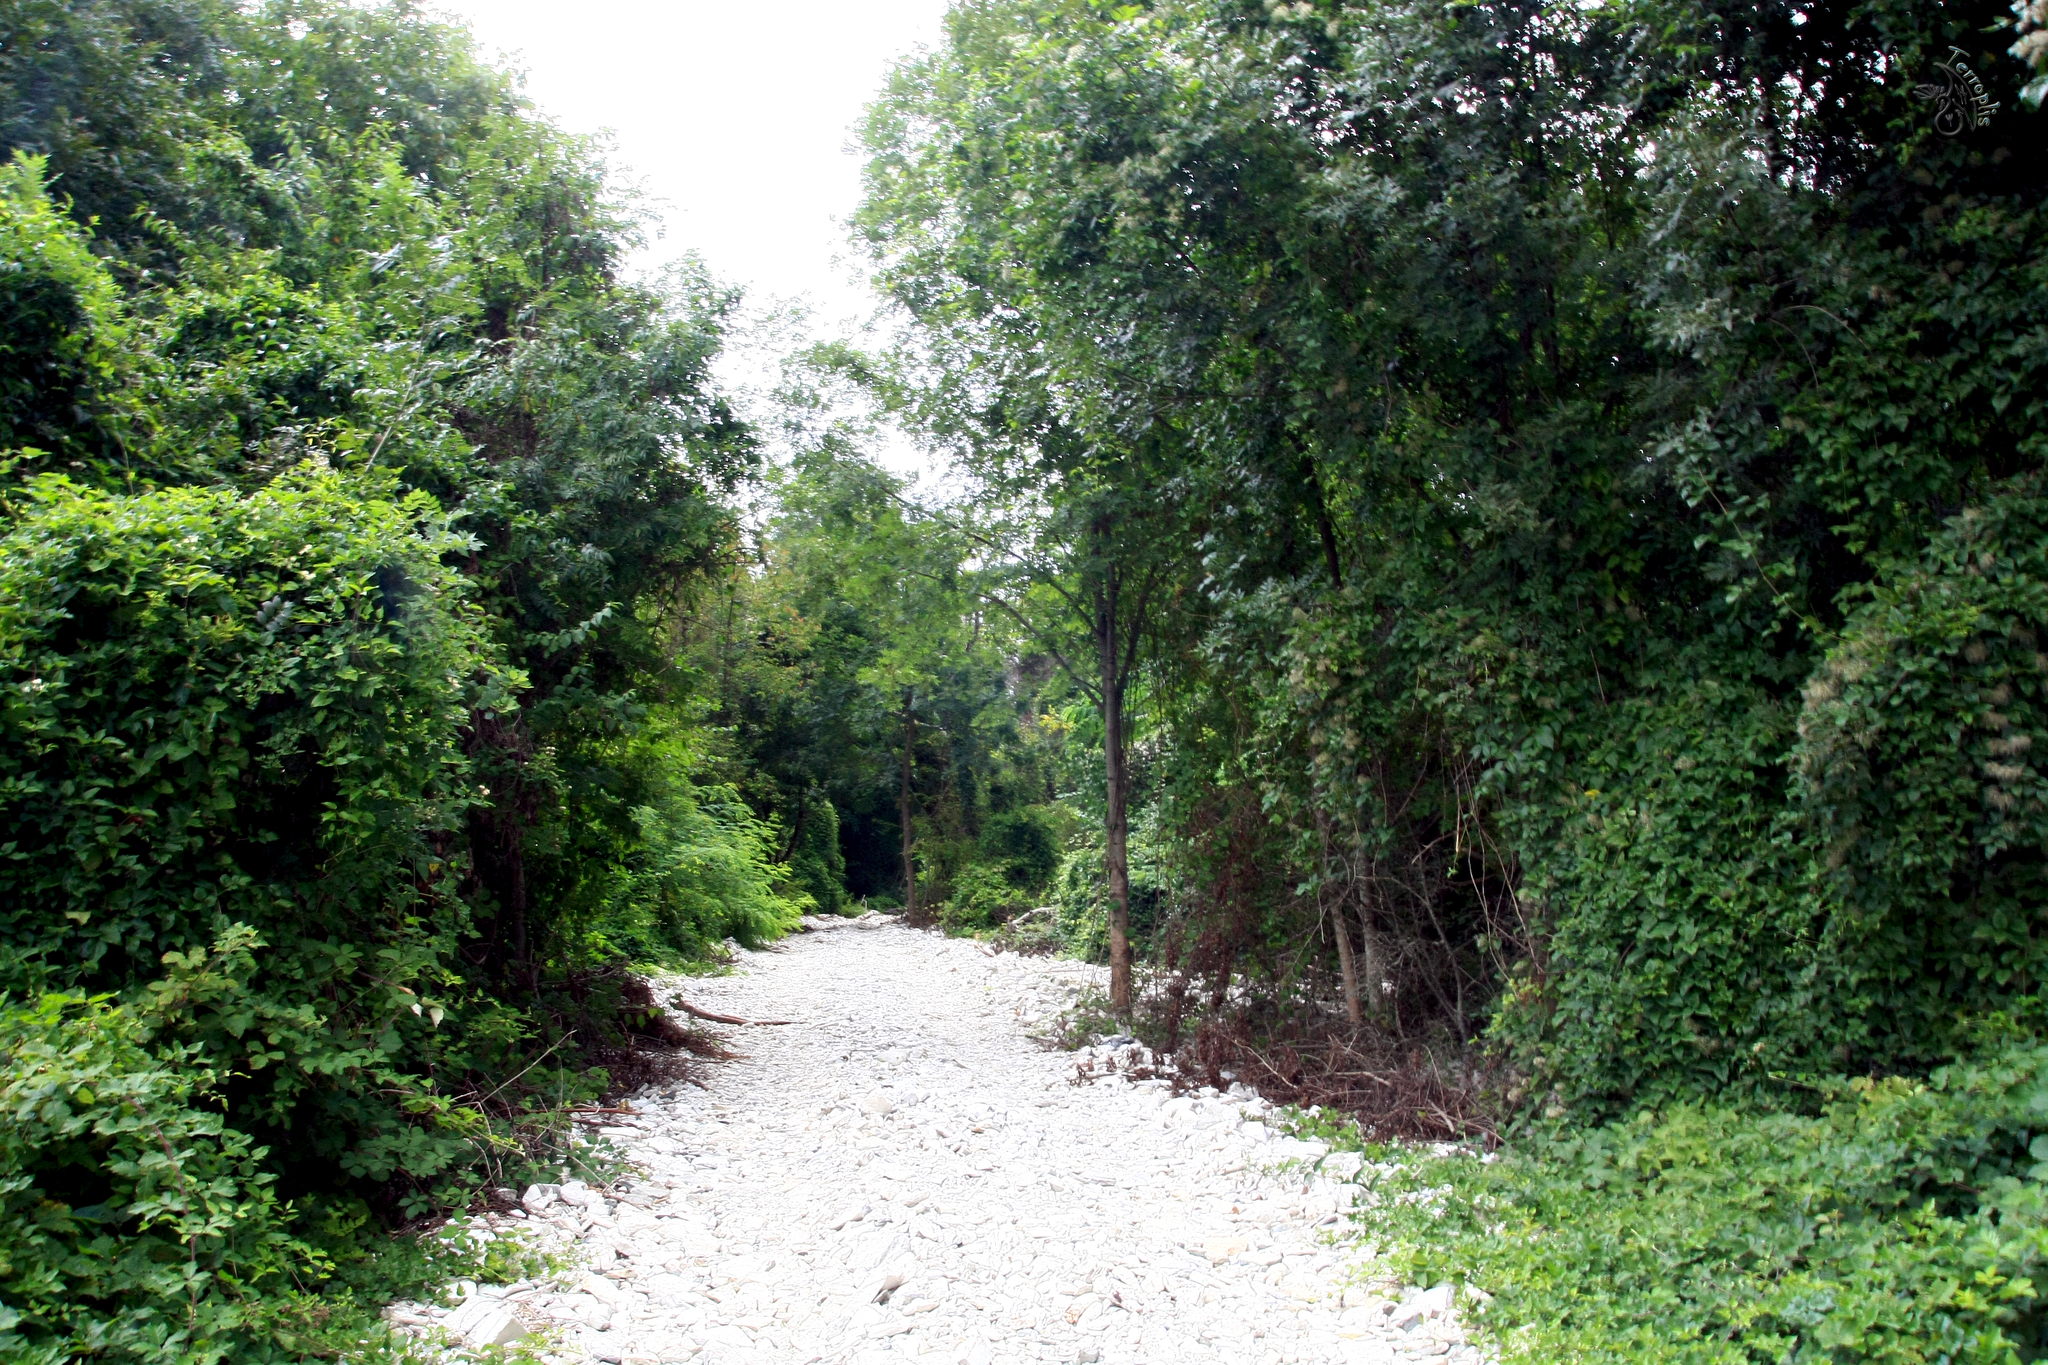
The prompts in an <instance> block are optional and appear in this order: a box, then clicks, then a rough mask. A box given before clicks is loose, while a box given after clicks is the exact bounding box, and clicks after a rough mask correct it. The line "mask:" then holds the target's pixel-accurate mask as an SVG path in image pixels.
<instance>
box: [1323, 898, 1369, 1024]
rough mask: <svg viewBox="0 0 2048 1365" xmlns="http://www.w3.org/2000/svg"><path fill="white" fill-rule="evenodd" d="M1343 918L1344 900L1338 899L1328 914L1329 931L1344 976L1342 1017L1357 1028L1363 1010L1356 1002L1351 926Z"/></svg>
mask: <svg viewBox="0 0 2048 1365" xmlns="http://www.w3.org/2000/svg"><path fill="white" fill-rule="evenodd" d="M1344 920H1345V915H1344V902H1343V901H1341V900H1340V901H1338V902H1337V908H1336V910H1335V911H1334V912H1333V913H1332V914H1331V916H1330V932H1331V933H1333V934H1335V935H1336V936H1337V968H1338V971H1339V972H1341V973H1342V975H1343V978H1344V1018H1345V1019H1346V1020H1347V1021H1349V1022H1350V1024H1351V1027H1353V1028H1357V1027H1358V1026H1359V1025H1361V1024H1363V1023H1364V1022H1365V1010H1364V1008H1363V1007H1362V1006H1361V1005H1360V1004H1359V1002H1358V959H1357V958H1356V957H1355V956H1354V955H1353V953H1352V950H1351V928H1350V926H1349V925H1347V924H1345V923H1344Z"/></svg>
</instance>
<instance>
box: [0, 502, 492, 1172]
mask: <svg viewBox="0 0 2048 1365" xmlns="http://www.w3.org/2000/svg"><path fill="white" fill-rule="evenodd" d="M12 510H13V512H14V521H13V525H12V526H11V528H10V529H9V530H8V532H7V534H6V535H5V536H4V537H0V851H4V856H0V990H5V991H10V992H14V993H16V994H19V995H27V994H32V993H41V992H51V991H56V992H71V993H87V994H99V993H116V994H120V995H123V996H125V997H127V998H130V999H138V998H142V997H144V996H147V995H150V994H151V993H152V992H161V991H162V990H163V989H165V987H164V984H163V980H162V979H161V978H162V972H163V964H164V963H165V962H167V961H173V960H176V957H177V955H183V954H191V953H194V952H204V951H205V950H206V949H207V948H208V947H209V945H211V944H212V943H213V942H214V941H215V940H216V939H217V938H219V937H220V936H221V935H222V934H223V933H224V932H225V931H226V929H227V928H228V927H229V926H231V925H241V926H246V930H247V933H248V937H247V938H246V939H245V940H242V941H241V946H240V948H239V949H238V951H239V952H240V953H241V954H243V955H244V956H245V957H246V959H247V964H248V969H247V971H246V972H241V973H238V974H237V975H235V976H234V977H233V978H232V979H230V978H226V977H212V978H207V979H205V981H204V983H203V987H204V988H203V989H202V988H199V987H194V988H193V989H190V990H186V991H184V992H183V993H182V994H180V995H179V996H178V998H177V999H176V1000H175V1001H172V1000H169V999H163V1000H160V1001H159V1005H160V1011H161V1013H162V1016H163V1022H162V1027H163V1028H164V1029H165V1030H166V1034H167V1036H168V1037H169V1038H171V1039H172V1040H173V1041H176V1042H178V1043H181V1044H184V1045H189V1046H190V1047H192V1048H193V1049H195V1051H194V1054H193V1055H194V1056H195V1057H198V1058H200V1059H201V1064H202V1065H204V1066H206V1067H208V1068H210V1069H212V1070H213V1071H214V1072H216V1073H217V1074H218V1075H220V1076H221V1077H222V1078H223V1080H222V1083H221V1099H222V1101H223V1102H224V1103H225V1105H226V1107H227V1113H228V1115H229V1117H230V1120H231V1121H232V1122H233V1123H235V1124H236V1125H237V1126H240V1127H242V1128H244V1129H245V1130H247V1131H249V1132H251V1133H254V1134H258V1135H259V1136H262V1135H268V1134H274V1135H275V1136H276V1137H277V1138H278V1139H279V1141H278V1142H277V1143H275V1144H274V1145H275V1146H276V1148H277V1150H278V1151H279V1152H286V1151H288V1152H289V1153H290V1154H291V1158H292V1161H293V1162H294V1163H298V1164H301V1165H302V1166H303V1167H305V1168H309V1169H311V1170H313V1171H316V1172H319V1173H321V1174H320V1176H319V1178H320V1179H322V1180H327V1181H331V1179H332V1175H333V1173H334V1172H335V1171H336V1170H337V1169H338V1170H339V1171H341V1172H343V1173H344V1174H346V1175H347V1176H349V1177H351V1178H355V1179H359V1180H367V1181H372V1182H385V1181H389V1180H392V1179H393V1178H394V1177H399V1176H404V1177H408V1178H410V1179H413V1180H427V1179H431V1178H433V1177H435V1176H436V1175H438V1174H440V1173H441V1172H443V1171H445V1170H446V1169H447V1168H448V1167H449V1166H451V1165H452V1164H454V1163H455V1162H457V1161H458V1160H461V1159H464V1158H465V1157H466V1155H467V1154H468V1151H469V1147H468V1141H467V1139H466V1138H465V1137H463V1136H462V1135H461V1134H460V1133H459V1132H457V1131H445V1132H440V1131H437V1130H436V1119H435V1114H436V1112H437V1108H438V1107H439V1106H437V1105H436V1104H435V1103H432V1102H429V1101H428V1100H427V1099H426V1098H425V1097H426V1095H427V1094H428V1093H429V1092H432V1091H433V1090H434V1088H435V1085H434V1082H433V1081H432V1080H431V1079H430V1077H432V1076H434V1075H435V1074H437V1073H438V1074H439V1075H440V1076H442V1077H444V1078H459V1077H460V1076H461V1075H463V1074H464V1073H465V1072H466V1071H467V1070H468V1069H470V1068H471V1067H473V1066H477V1065H479V1064H480V1063H481V1061H482V1060H483V1059H482V1058H481V1057H480V1056H479V1055H478V1054H477V1053H476V1052H475V1051H474V1050H473V1048H475V1047H487V1046H493V1045H495V1044H490V1043H488V1042H487V1041H484V1040H488V1039H491V1038H494V1037H496V1038H502V1037H503V1036H505V1032H506V1028H507V1027H508V1025H507V1024H506V1023H502V1022H501V1023H489V1022H488V1020H487V1019H486V1016H488V1015H489V1014H490V1013H491V1010H492V1009H494V1008H495V1007H487V1006H485V1005H483V1004H481V1003H476V1004H475V1009H474V1010H472V1009H471V1005H472V1003H475V1002H473V1001H472V999H471V996H472V992H471V991H470V990H469V989H468V988H467V987H466V986H465V985H464V984H463V979H462V976H461V974H460V973H459V972H458V971H457V970H456V967H457V964H456V962H455V958H454V950H455V945H456V942H457V940H458V938H459V936H460V935H461V933H462V932H463V929H464V927H465V924H466V919H465V913H464V911H463V909H462V907H461V905H460V903H459V902H458V901H457V900H456V899H455V898H454V896H453V895H452V888H453V886H454V883H455V880H456V878H457V876H458V875H459V871H460V869H459V867H458V866H457V865H456V864H455V862H454V860H453V859H452V858H451V856H450V855H449V853H448V852H447V851H446V850H447V849H448V848H449V846H450V841H449V839H448V831H450V829H451V828H452V827H453V825H454V822H455V821H456V820H457V818H458V817H459V816H460V815H461V814H462V812H463V811H464V810H465V809H466V807H467V806H468V805H469V804H470V803H471V802H473V801H475V800H477V799H479V797H480V795H481V793H480V792H478V791H476V790H474V789H473V788H472V786H471V785H470V782H469V779H468V776H467V767H466V760H465V758H464V755H463V752H462V749H461V747H460V733H461V729H462V726H463V724H464V722H465V721H466V719H467V717H468V716H469V714H470V713H471V712H472V711H473V710H474V711H479V712H488V711H489V710H491V709H492V708H494V707H500V706H504V705H506V704H507V703H508V700H509V697H510V694H511V692H512V690H513V689H514V688H515V687H516V686H517V682H518V679H517V677H516V675H513V674H511V673H508V672H506V671H505V670H504V669H502V668H501V667H500V666H499V665H498V664H497V663H496V662H495V657H494V653H493V650H492V648H491V645H490V643H489V641H488V640H487V638H486V636H485V633H484V631H483V629H482V625H481V622H480V621H479V619H478V617H477V616H476V615H475V614H474V612H473V611H472V609H471V608H469V607H468V606H467V605H466V602H465V597H464V593H463V591H462V587H461V582H460V580H459V579H458V578H457V577H456V575H455V574H454V573H453V572H451V571H450V570H449V569H447V568H445V567H444V566H443V563H442V557H443V556H444V555H447V554H449V553H451V552H452V551H455V550H458V549H461V548H462V547H463V546H464V545H465V544H466V542H465V540H464V538H463V537H461V536H460V535H458V534H456V533H455V532H453V531H452V530H450V529H449V527H448V525H447V523H446V520H445V518H444V517H443V516H442V514H441V513H440V511H439V510H438V508H437V507H436V506H435V505H434V503H433V502H432V501H431V500H430V499H428V498H427V497H425V496H424V495H421V494H405V495H401V494H399V493H398V492H397V490H396V489H395V487H394V486H393V485H391V484H390V483H388V482H385V481H383V480H381V479H378V478H375V477H371V476H359V475H343V474H338V473H333V472H328V471H323V470H319V469H317V468H311V467H309V468H306V469H303V470H301V471H300V472H298V473H295V474H291V475H289V476H286V477H283V478H281V479H279V480H278V481H277V482H275V483H273V484H272V485H270V486H269V487H268V488H266V489H264V490H262V491H260V492H256V493H253V494H247V495H242V494H238V493H236V492H234V491H232V490H228V489H222V488H180V489H166V490H161V491H157V492H150V493H144V494H139V495H135V496H125V495H121V494H114V493H108V492H102V491H96V490H90V489H86V488H81V487H78V486H76V485H74V484H71V483H69V482H68V481H66V480H64V479H61V478H57V477H53V476H45V477H43V478H41V479H39V480H37V481H34V482H32V483H31V484H30V485H28V487H27V490H26V492H25V493H23V494H21V495H19V496H18V497H17V498H16V500H15V501H14V503H13V507H12ZM472 1016H474V1017H472ZM472 1026H474V1027H472Z"/></svg>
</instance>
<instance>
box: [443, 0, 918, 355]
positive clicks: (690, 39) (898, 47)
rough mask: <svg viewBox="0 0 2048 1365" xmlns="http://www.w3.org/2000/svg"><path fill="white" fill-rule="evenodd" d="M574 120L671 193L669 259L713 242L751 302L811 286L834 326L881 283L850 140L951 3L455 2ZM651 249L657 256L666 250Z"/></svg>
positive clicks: (452, 7)
mask: <svg viewBox="0 0 2048 1365" xmlns="http://www.w3.org/2000/svg"><path fill="white" fill-rule="evenodd" d="M441 8H442V10H443V11H444V12H445V13H448V14H451V15H454V16H457V17H460V18H462V19H463V20H465V21H467V22H468V23H469V25H470V26H471V28H472V29H473V30H474V32H475V33H476V35H477V37H478V38H479V39H480V40H481V41H482V43H483V44H484V46H485V47H486V48H487V49H499V50H502V51H503V52H505V53H506V54H508V55H509V56H510V57H511V58H512V61H513V64H514V65H515V66H517V67H521V68H524V70H525V71H526V72H527V91H528V93H529V94H530V95H531V96H532V97H533V99H534V101H535V102H536V103H537V104H538V105H539V106H540V108H541V109H542V110H543V111H544V112H545V113H546V114H547V115H548V116H549V117H551V118H553V119H555V120H556V121H557V122H559V123H560V124H562V125H563V126H564V127H566V128H568V129H570V130H571V131H574V132H595V131H597V130H599V129H605V128H608V129H610V130H612V132H613V133H614V134H615V136H616V139H617V152H616V162H617V164H618V165H619V166H620V167H621V168H622V170H624V171H625V172H626V173H627V176H628V177H629V178H634V179H637V180H638V181H639V182H640V183H641V184H642V186H643V188H644V189H645V191H646V192H647V193H648V194H649V195H650V196H651V197H652V198H654V199H656V200H662V201H666V203H665V204H664V205H663V207H662V213H663V218H664V220H665V224H664V235H663V238H662V240H660V241H658V242H655V243H653V244H652V248H651V251H650V252H649V255H650V257H651V258H652V262H658V261H661V260H664V259H668V258H671V257H673V256H675V255H677V254H679V253H681V252H683V251H686V250H693V251H696V252H698V253H700V254H701V255H702V256H703V257H704V259H705V261H706V263H707V264H708V265H709V266H710V267H711V269H712V271H713V272H714V273H715V274H717V275H718V276H719V277H721V278H723V279H728V280H732V281H734V282H736V283H740V284H743V285H745V286H746V287H747V291H748V294H749V297H750V299H751V300H752V301H753V302H754V303H756V304H760V303H764V302H766V301H767V300H768V299H770V298H785V297H791V296H795V295H807V296H809V297H810V299H811V300H812V301H813V303H814V305H815V307H816V310H817V318H818V322H819V324H820V325H821V326H823V325H826V324H830V323H836V322H837V321H838V320H840V319H841V318H844V317H847V316H851V315H854V314H865V313H866V312H867V311H868V310H869V309H870V308H872V306H873V296H872V295H871V294H870V293H869V292H868V291H867V289H866V288H865V287H864V286H863V285H862V284H860V283H858V282H856V281H855V280H854V279H850V278H849V275H850V274H851V273H852V272H849V270H848V269H846V268H845V266H844V265H842V264H840V263H839V261H838V258H842V257H845V256H846V255H847V249H846V240H845V234H844V233H843V231H842V230H841V229H840V227H839V226H838V222H837V221H835V220H841V219H844V218H845V217H846V216H847V215H848V214H849V213H851V212H852V210H853V207H854V204H855V202H856V201H857V199H858V197H859V190H860V162H859V161H858V159H856V158H855V157H854V156H853V155H851V154H850V153H849V152H848V151H847V150H846V147H847V142H848V140H849V136H850V130H851V128H852V125H853V123H854V121H855V120H856V119H858V118H859V117H860V112H861V108H862V106H863V105H864V104H865V103H866V102H867V101H868V100H870V99H872V98H873V97H874V96H875V94H876V93H877V92H878V91H879V90H880V88H881V85H882V82H883V79H884V78H885V76H886V74H887V72H888V69H889V65H890V63H891V62H892V61H894V60H895V59H896V58H897V57H899V56H901V55H903V54H904V53H906V52H908V51H910V50H911V49H912V48H914V47H916V46H919V45H923V44H930V43H932V42H934V41H935V40H936V39H937V37H938V32H939V17H940V15H941V14H942V13H943V12H944V9H945V6H944V4H943V3H942V0H859V3H854V4H846V3H834V0H797V2H796V3H791V4H782V5H776V6H772V7H771V6H756V5H733V4H711V3H706V0H681V2H680V3H678V0H581V2H580V3H577V4H572V5H565V4H562V3H560V0H444V3H443V4H442V5H441ZM652 262H650V263H652Z"/></svg>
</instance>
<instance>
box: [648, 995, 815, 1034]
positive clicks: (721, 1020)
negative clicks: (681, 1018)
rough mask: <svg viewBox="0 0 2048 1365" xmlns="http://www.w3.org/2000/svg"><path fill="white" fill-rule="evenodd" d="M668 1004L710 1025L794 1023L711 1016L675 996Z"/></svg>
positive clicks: (763, 1025)
mask: <svg viewBox="0 0 2048 1365" xmlns="http://www.w3.org/2000/svg"><path fill="white" fill-rule="evenodd" d="M669 1003H670V1004H672V1005H674V1006H675V1007H676V1008H677V1009H679V1010H681V1011H682V1012H683V1013H684V1014H687V1015H689V1016H690V1017H691V1018H692V1019H702V1020H704V1021H705V1022H707V1023H712V1024H739V1025H742V1026H744V1027H748V1028H769V1027H772V1026H775V1025H779V1024H794V1023H795V1022H796V1020H794V1019H741V1018H738V1017H736V1016H734V1015H730V1014H713V1013H712V1012H711V1011H710V1010H700V1009H698V1008H697V1007H696V1006H695V1005H693V1004H691V1003H690V1002H689V1001H687V1000H685V999H683V997H681V996H680V995H678V996H676V997H675V998H674V999H673V1000H671V1001H670V1002H669Z"/></svg>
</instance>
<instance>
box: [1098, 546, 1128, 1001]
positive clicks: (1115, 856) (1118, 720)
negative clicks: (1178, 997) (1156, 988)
mask: <svg viewBox="0 0 2048 1365" xmlns="http://www.w3.org/2000/svg"><path fill="white" fill-rule="evenodd" d="M1095 609H1096V616H1095V622H1096V629H1095V636H1096V644H1097V648H1098V650H1099V651H1100V667H1101V676H1102V730H1103V739H1102V759H1103V768H1104V776H1105V778H1106V779H1107V786H1108V797H1109V801H1108V806H1109V812H1108V816H1107V818H1106V819H1105V820H1104V822H1103V845H1104V848H1103V858H1104V862H1105V863H1106V869H1105V870H1106V871H1107V873H1108V876H1109V1007H1110V1009H1111V1010H1113V1011H1114V1012H1115V1013H1116V1014H1118V1015H1119V1016H1123V1017H1128V1016H1129V1015H1130V1012H1131V862H1130V852H1129V836H1130V813H1129V810H1128V808H1127V807H1128V799H1129V798H1128V796H1127V794H1126V791H1125V787H1126V774H1125V768H1124V686H1123V684H1124V680H1123V670H1122V669H1121V667H1120V666H1119V663H1120V660H1119V658H1118V650H1117V643H1118V642H1117V630H1116V627H1117V580H1116V572H1115V570H1113V569H1112V570H1110V571H1109V572H1107V573H1105V574H1104V576H1103V585H1102V587H1101V588H1100V589H1098V590H1097V592H1096V595H1095Z"/></svg>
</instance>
